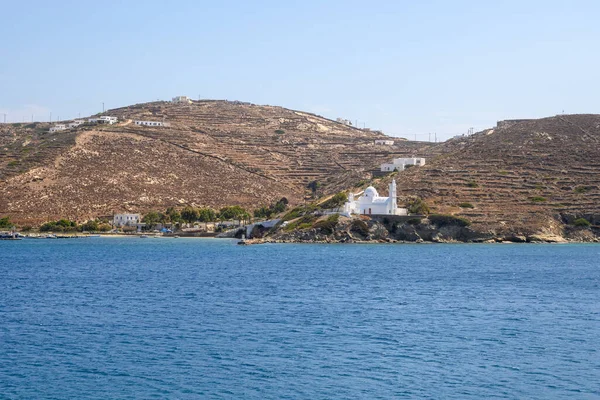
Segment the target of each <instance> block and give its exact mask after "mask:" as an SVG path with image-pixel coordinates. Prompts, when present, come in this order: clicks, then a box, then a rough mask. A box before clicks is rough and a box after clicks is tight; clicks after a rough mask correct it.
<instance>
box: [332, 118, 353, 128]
mask: <svg viewBox="0 0 600 400" xmlns="http://www.w3.org/2000/svg"><path fill="white" fill-rule="evenodd" d="M336 122H339V123H340V124H344V125H348V126H352V121H350V120H349V119H344V118H337V119H336Z"/></svg>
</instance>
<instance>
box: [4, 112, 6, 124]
mask: <svg viewBox="0 0 600 400" xmlns="http://www.w3.org/2000/svg"><path fill="white" fill-rule="evenodd" d="M4 123H6V114H4Z"/></svg>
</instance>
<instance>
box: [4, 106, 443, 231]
mask: <svg viewBox="0 0 600 400" xmlns="http://www.w3.org/2000/svg"><path fill="white" fill-rule="evenodd" d="M105 115H112V116H117V117H118V118H119V119H120V120H121V121H122V122H120V123H119V124H117V125H112V126H107V125H103V126H92V125H84V126H80V127H79V128H75V129H71V130H67V131H60V132H55V133H49V132H48V128H49V127H50V125H49V124H45V123H35V124H28V125H25V124H11V125H2V126H0V191H1V196H0V215H9V216H11V219H12V220H13V221H15V222H17V223H22V224H25V223H28V224H29V223H31V224H35V223H40V222H44V221H46V220H50V219H56V218H59V217H65V218H71V219H75V220H80V221H81V220H86V219H88V218H91V217H97V216H102V215H111V214H112V213H114V212H124V211H131V212H134V211H135V212H142V213H143V212H146V211H149V210H153V209H154V210H157V209H158V210H160V209H165V208H166V207H169V206H178V205H186V204H192V205H198V206H211V207H215V208H219V207H222V206H225V205H233V204H238V205H242V206H245V207H249V208H253V207H257V206H260V205H266V204H269V203H271V202H273V201H275V200H277V199H279V198H281V197H284V196H285V197H287V198H288V199H290V201H291V202H292V203H298V202H301V201H303V199H304V198H305V196H306V195H307V194H308V189H307V188H306V185H307V184H308V183H309V182H311V181H315V180H316V181H318V182H320V183H321V184H322V185H323V189H322V190H323V192H324V193H330V192H334V191H337V190H340V189H342V188H344V187H347V186H351V185H353V184H355V183H356V182H358V181H359V180H361V179H363V178H364V177H366V176H368V171H370V170H371V169H373V168H375V167H377V165H378V164H380V163H382V162H385V161H387V160H389V159H390V158H392V157H395V156H396V157H397V156H402V155H417V154H418V155H423V154H424V155H425V156H429V155H431V154H433V153H430V152H429V149H432V148H433V146H431V145H430V144H428V143H415V142H408V141H401V140H397V141H396V145H395V146H391V147H389V146H375V145H374V144H373V141H374V139H375V138H379V137H385V136H384V135H383V134H381V133H377V132H370V131H366V130H361V129H356V128H353V127H350V126H346V125H343V124H339V123H337V122H334V121H331V120H328V119H325V118H323V117H320V116H317V115H314V114H310V113H304V112H299V111H293V110H289V109H285V108H281V107H273V106H257V105H252V104H249V103H240V102H228V101H199V102H193V103H192V104H189V105H178V104H172V103H167V102H155V103H146V104H139V105H135V106H130V107H124V108H119V109H115V110H110V111H108V112H106V113H105ZM132 120H151V121H163V120H164V121H166V122H169V123H170V124H171V126H170V127H146V126H137V125H135V124H133V123H132Z"/></svg>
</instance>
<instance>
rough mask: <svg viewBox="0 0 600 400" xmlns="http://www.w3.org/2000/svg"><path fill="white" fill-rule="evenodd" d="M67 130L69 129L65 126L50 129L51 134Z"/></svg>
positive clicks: (59, 125)
mask: <svg viewBox="0 0 600 400" xmlns="http://www.w3.org/2000/svg"><path fill="white" fill-rule="evenodd" d="M65 129H67V126H66V125H65V124H56V125H54V126H52V127H50V132H58V131H64V130H65Z"/></svg>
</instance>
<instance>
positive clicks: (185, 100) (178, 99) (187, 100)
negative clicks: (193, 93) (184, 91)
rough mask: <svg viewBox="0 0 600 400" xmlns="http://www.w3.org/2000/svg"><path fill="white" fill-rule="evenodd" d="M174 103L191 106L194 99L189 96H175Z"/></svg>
mask: <svg viewBox="0 0 600 400" xmlns="http://www.w3.org/2000/svg"><path fill="white" fill-rule="evenodd" d="M172 102H173V103H182V104H190V103H191V102H192V99H190V98H189V97H187V96H175V97H173V99H172Z"/></svg>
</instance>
